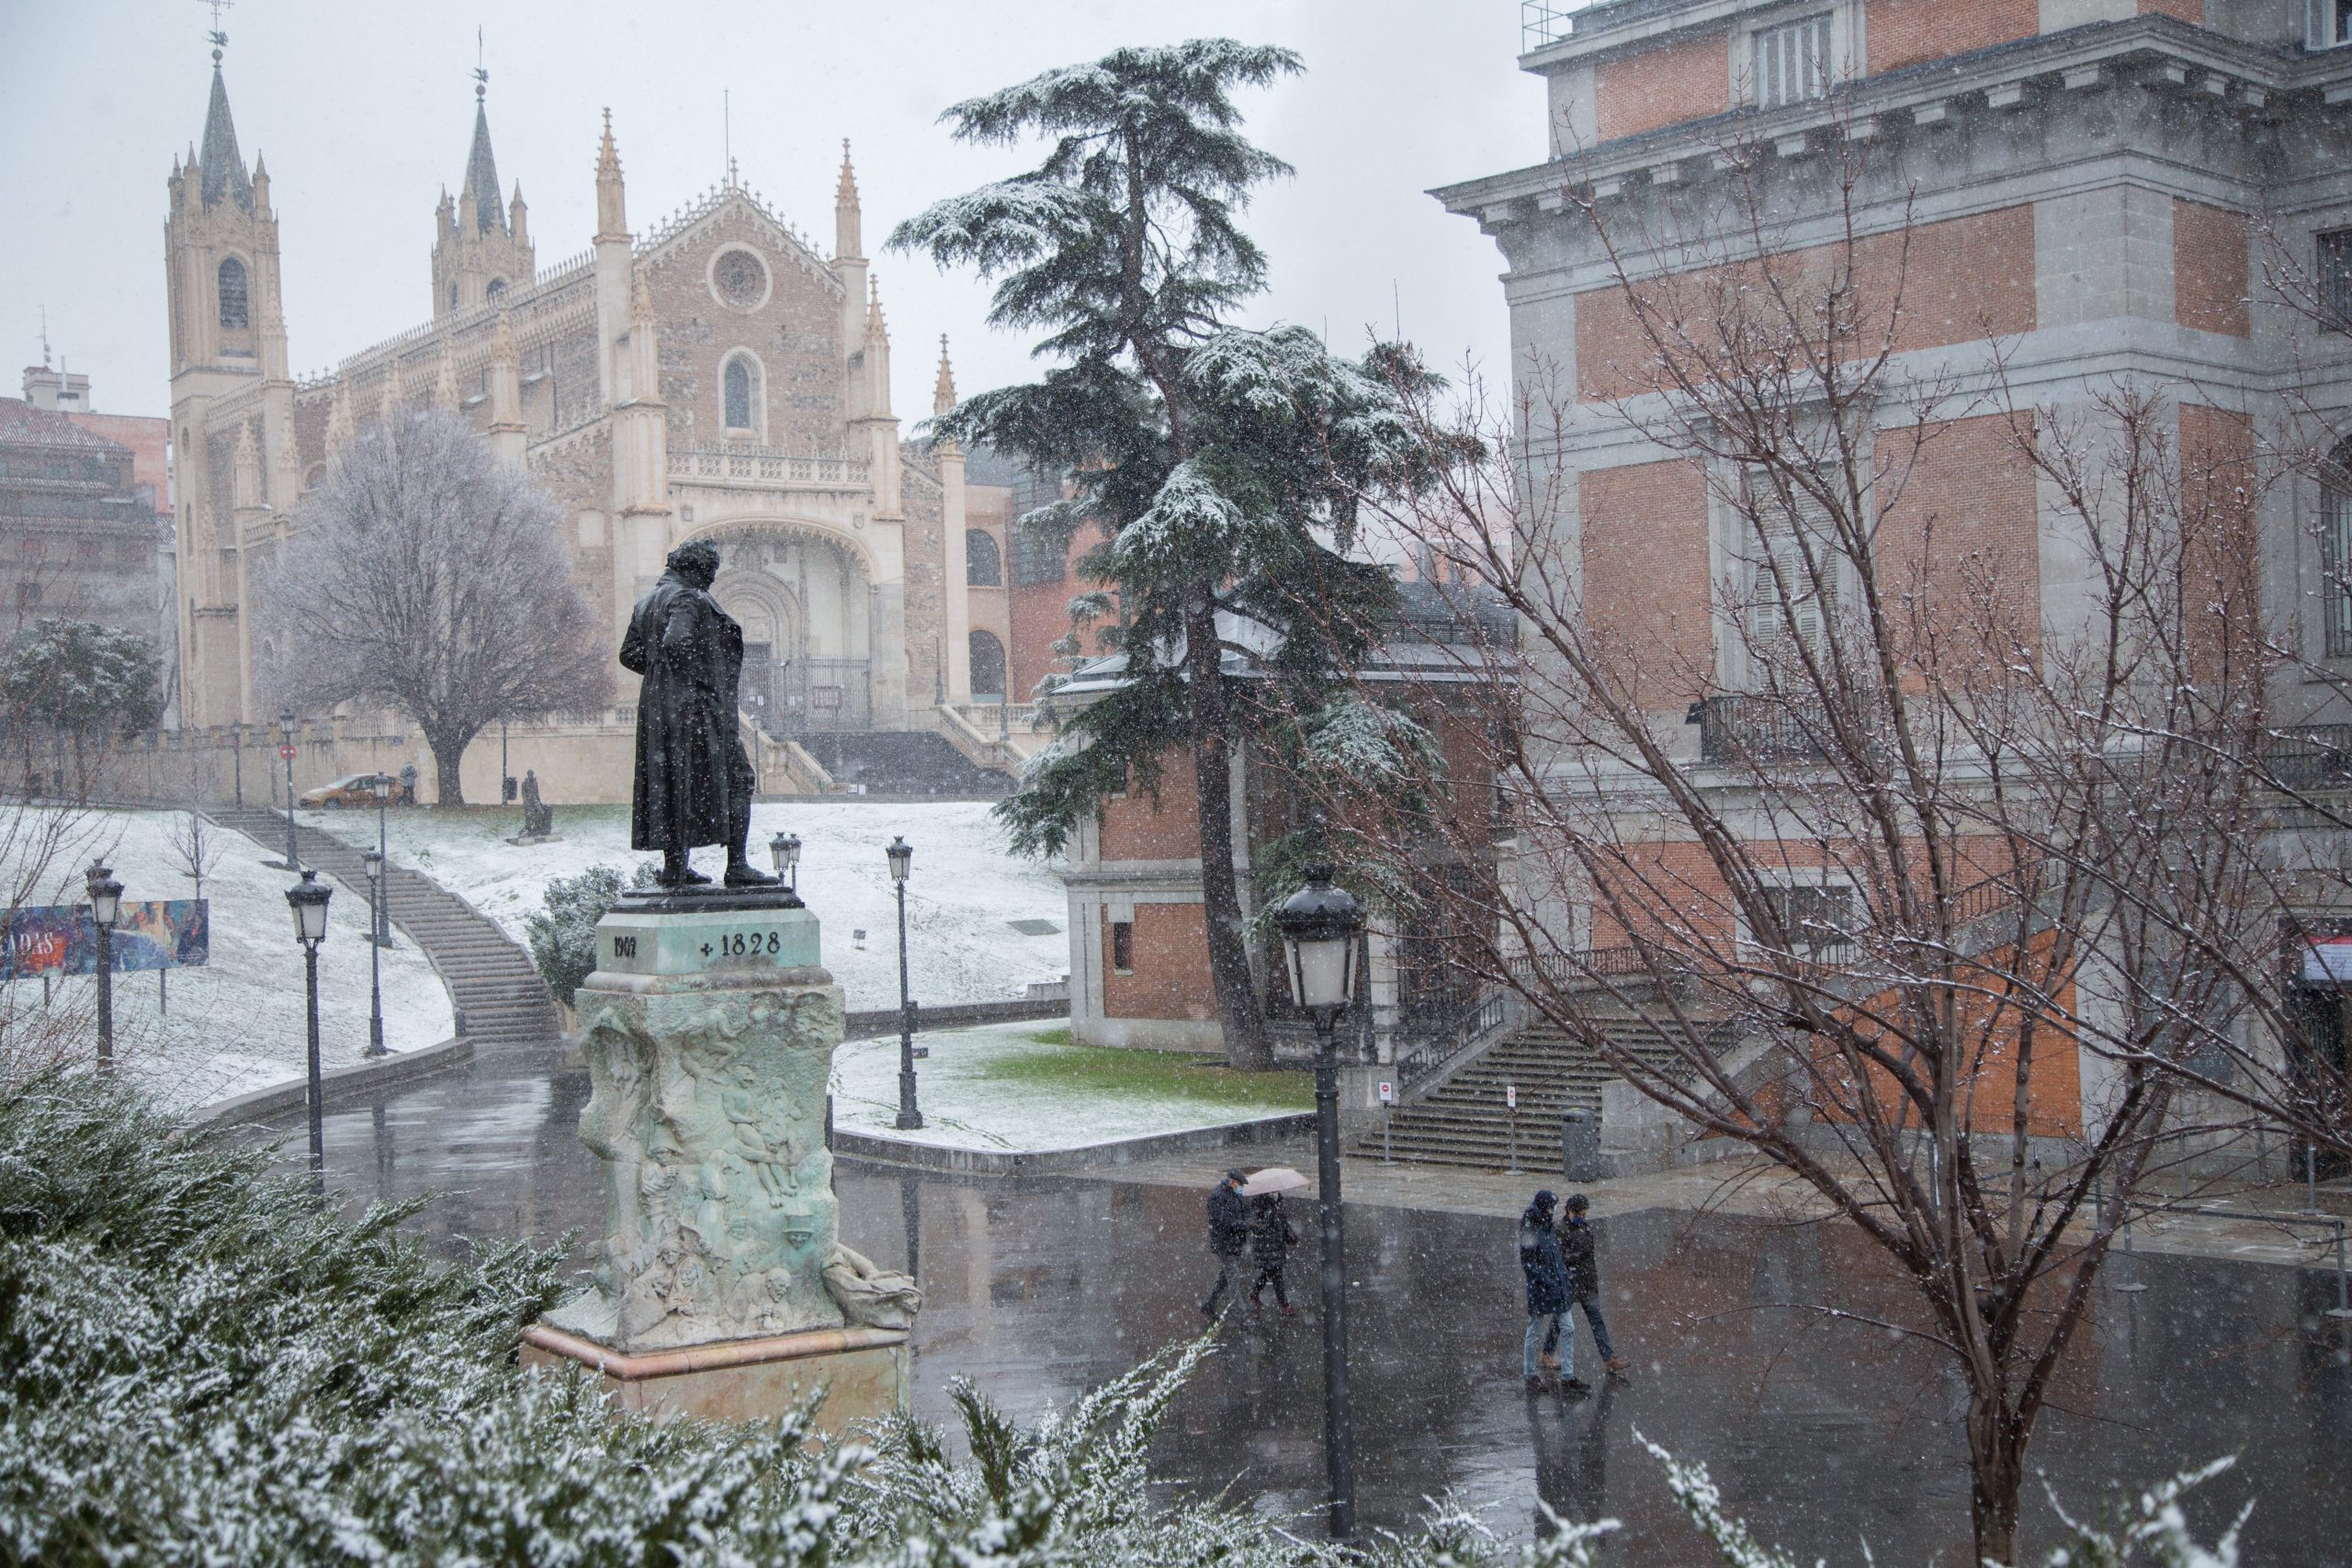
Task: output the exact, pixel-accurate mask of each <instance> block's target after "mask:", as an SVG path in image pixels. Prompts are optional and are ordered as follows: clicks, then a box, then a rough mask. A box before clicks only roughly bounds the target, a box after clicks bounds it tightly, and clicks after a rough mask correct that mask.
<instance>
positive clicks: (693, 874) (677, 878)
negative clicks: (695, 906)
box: [661, 850, 710, 887]
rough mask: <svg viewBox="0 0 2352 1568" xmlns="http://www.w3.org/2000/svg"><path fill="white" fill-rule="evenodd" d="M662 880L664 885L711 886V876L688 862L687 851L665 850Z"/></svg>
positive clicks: (663, 853) (663, 852)
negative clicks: (697, 869)
mask: <svg viewBox="0 0 2352 1568" xmlns="http://www.w3.org/2000/svg"><path fill="white" fill-rule="evenodd" d="M661 882H662V886H664V887H702V886H709V883H710V878H709V877H707V876H705V875H704V874H702V873H700V872H698V871H696V870H695V868H694V867H693V866H692V865H689V864H688V863H686V852H685V851H684V850H664V851H662V877H661Z"/></svg>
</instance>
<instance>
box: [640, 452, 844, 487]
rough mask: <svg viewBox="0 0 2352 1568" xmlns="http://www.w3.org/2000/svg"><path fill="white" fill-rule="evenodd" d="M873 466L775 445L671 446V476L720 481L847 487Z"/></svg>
mask: <svg viewBox="0 0 2352 1568" xmlns="http://www.w3.org/2000/svg"><path fill="white" fill-rule="evenodd" d="M872 467H873V465H872V464H871V463H868V462H865V461H861V460H859V459H857V458H854V457H797V456H795V455H794V454H792V453H790V452H786V451H785V450H784V449H783V448H781V447H776V446H755V445H753V444H752V443H751V442H748V441H718V442H709V443H706V444H704V445H701V446H673V447H671V448H670V477H671V478H672V479H695V480H707V481H716V482H718V483H722V484H724V483H729V482H733V483H741V484H771V485H774V484H786V485H808V486H810V487H812V488H819V489H828V490H831V489H844V488H852V487H856V486H862V485H864V484H865V482H866V479H867V476H868V473H869V472H870V470H871V468H872Z"/></svg>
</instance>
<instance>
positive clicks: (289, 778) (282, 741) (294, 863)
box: [277, 708, 302, 871]
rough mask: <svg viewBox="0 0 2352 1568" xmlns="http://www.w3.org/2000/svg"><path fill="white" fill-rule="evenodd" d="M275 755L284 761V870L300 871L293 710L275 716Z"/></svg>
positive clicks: (300, 858)
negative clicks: (296, 826)
mask: <svg viewBox="0 0 2352 1568" xmlns="http://www.w3.org/2000/svg"><path fill="white" fill-rule="evenodd" d="M277 754H278V755H279V756H280V757H282V758H284V759H285V761H286V869H287V870H288V871H300V870H301V869H302V857H301V856H300V854H298V853H296V852H295V849H294V710H293V709H292V708H288V709H286V710H285V711H284V712H282V713H280V714H279V715H278V716H277Z"/></svg>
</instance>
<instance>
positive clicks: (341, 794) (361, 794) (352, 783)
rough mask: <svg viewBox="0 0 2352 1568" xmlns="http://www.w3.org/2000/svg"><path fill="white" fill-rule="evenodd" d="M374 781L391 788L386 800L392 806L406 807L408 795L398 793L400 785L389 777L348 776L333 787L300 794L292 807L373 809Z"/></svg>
mask: <svg viewBox="0 0 2352 1568" xmlns="http://www.w3.org/2000/svg"><path fill="white" fill-rule="evenodd" d="M378 779H383V780H385V781H386V782H388V783H389V784H390V785H391V786H392V793H391V796H390V799H391V803H392V804H393V805H394V806H406V805H407V804H408V803H409V792H408V791H407V790H405V789H402V788H401V781H400V780H398V779H396V778H394V777H392V775H391V774H390V773H352V774H349V775H347V776H345V777H343V778H339V779H337V780H335V781H334V783H333V784H321V785H320V786H319V787H318V788H316V789H312V790H305V791H303V792H302V793H301V794H300V795H296V796H295V797H294V800H295V804H297V805H298V806H306V807H310V808H311V809H312V810H314V811H315V810H322V809H323V810H327V811H339V810H341V809H343V808H344V807H347V806H373V805H375V804H376V781H377V780H378Z"/></svg>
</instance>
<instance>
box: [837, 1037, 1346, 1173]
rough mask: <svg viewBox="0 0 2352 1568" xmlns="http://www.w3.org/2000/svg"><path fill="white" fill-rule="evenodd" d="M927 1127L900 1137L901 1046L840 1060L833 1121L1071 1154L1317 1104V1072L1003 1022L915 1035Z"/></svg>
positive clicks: (850, 1048) (868, 1129)
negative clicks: (1249, 1067)
mask: <svg viewBox="0 0 2352 1568" xmlns="http://www.w3.org/2000/svg"><path fill="white" fill-rule="evenodd" d="M915 1043H917V1044H919V1045H928V1046H929V1047H931V1056H930V1059H929V1060H927V1061H919V1062H917V1063H916V1064H915V1074H916V1079H917V1091H918V1098H919V1100H920V1103H921V1105H922V1114H923V1125H922V1128H921V1129H920V1130H918V1131H915V1132H909V1133H901V1132H899V1131H898V1130H897V1129H895V1128H893V1127H892V1126H891V1125H890V1123H891V1121H892V1119H893V1118H895V1117H896V1116H897V1115H898V1112H899V1042H898V1041H897V1039H896V1038H891V1039H886V1040H855V1041H852V1042H850V1043H847V1044H845V1045H843V1046H842V1047H841V1048H840V1049H839V1050H838V1051H836V1052H835V1053H834V1055H833V1122H834V1124H835V1125H837V1126H840V1127H843V1128H846V1129H848V1130H849V1131H851V1132H854V1133H862V1134H878V1135H880V1136H883V1137H891V1138H904V1139H908V1140H910V1141H912V1142H916V1143H925V1144H941V1145H948V1146H951V1147H956V1148H983V1149H1066V1148H1075V1147H1078V1146H1080V1145H1086V1144H1101V1143H1108V1142H1111V1141H1112V1140H1114V1139H1117V1138H1140V1137H1146V1136H1148V1135H1150V1134H1156V1133H1177V1132H1183V1131H1185V1130H1187V1129H1190V1128H1193V1127H1215V1126H1219V1125H1222V1124H1224V1123H1226V1122H1248V1121H1251V1120H1254V1119H1256V1118H1258V1117H1261V1116H1280V1115H1283V1114H1285V1113H1288V1112H1291V1111H1308V1110H1312V1109H1313V1108H1314V1105H1315V1089H1314V1081H1313V1078H1312V1077H1311V1076H1310V1075H1308V1074H1306V1073H1244V1072H1236V1071H1235V1070H1233V1069H1232V1068H1230V1067H1225V1066H1216V1062H1217V1060H1218V1058H1216V1057H1214V1056H1196V1055H1180V1054H1178V1053H1174V1052H1163V1051H1113V1050H1104V1049H1101V1048H1098V1047H1094V1046H1088V1045H1072V1044H1071V1043H1069V1030H1067V1029H1047V1028H1041V1027H1039V1026H1038V1025H1037V1024H1035V1023H995V1024H988V1025H984V1026H982V1027H980V1028H977V1029H952V1030H941V1031H939V1032H935V1033H933V1032H925V1033H922V1034H918V1035H916V1036H915Z"/></svg>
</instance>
